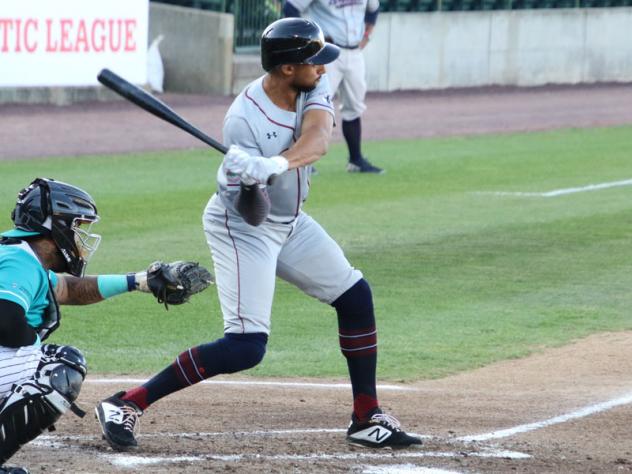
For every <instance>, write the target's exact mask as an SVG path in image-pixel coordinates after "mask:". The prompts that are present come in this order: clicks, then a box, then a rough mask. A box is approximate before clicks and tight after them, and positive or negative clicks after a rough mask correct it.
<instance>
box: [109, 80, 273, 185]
mask: <svg viewBox="0 0 632 474" xmlns="http://www.w3.org/2000/svg"><path fill="white" fill-rule="evenodd" d="M97 80H98V81H99V82H100V83H101V84H103V85H104V86H105V87H107V88H108V89H111V90H113V91H114V92H116V93H117V94H119V95H120V96H122V97H124V98H125V99H127V100H129V101H130V102H132V103H133V104H136V105H137V106H139V107H140V108H141V109H143V110H146V111H147V112H149V113H150V114H153V115H155V116H156V117H158V118H161V119H162V120H164V121H166V122H169V123H170V124H171V125H175V126H176V127H178V128H179V129H181V130H184V131H185V132H187V133H188V134H190V135H193V136H194V137H195V138H197V139H198V140H201V141H203V142H204V143H206V144H207V145H209V146H210V147H212V148H215V149H216V150H217V151H219V152H220V153H221V154H222V155H225V154H226V153H227V152H228V148H226V147H225V146H224V145H222V144H221V143H220V142H218V141H217V140H215V139H214V138H211V137H209V136H208V135H207V134H206V133H204V132H203V131H202V130H200V129H199V128H197V127H195V126H194V125H192V124H191V123H190V122H188V121H187V120H185V119H183V118H182V117H181V116H180V115H178V114H177V113H176V112H175V111H174V110H173V109H172V108H171V107H169V106H168V105H167V104H165V103H164V102H162V101H161V100H160V99H157V98H156V97H154V96H153V95H151V94H150V93H149V92H147V91H145V90H143V89H141V88H140V87H138V86H135V85H134V84H132V83H131V82H129V81H127V80H125V79H123V78H122V77H121V76H119V75H118V74H115V73H114V72H112V71H110V70H109V69H102V70H101V72H100V73H99V75H98V76H97ZM275 178H276V175H272V176H270V178H269V179H268V184H269V185H270V184H272V183H273V182H274V180H275Z"/></svg>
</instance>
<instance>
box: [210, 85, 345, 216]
mask: <svg viewBox="0 0 632 474" xmlns="http://www.w3.org/2000/svg"><path fill="white" fill-rule="evenodd" d="M263 77H264V76H262V77H260V78H259V79H256V80H255V81H253V82H252V83H250V84H249V85H248V86H247V87H246V88H245V89H244V91H243V92H242V93H241V94H239V95H238V96H237V97H236V98H235V101H234V102H233V104H232V105H231V106H230V108H229V109H228V112H227V114H226V117H225V119H224V130H223V135H224V144H225V145H226V146H230V145H238V146H239V147H240V148H242V149H243V150H245V151H246V152H248V153H249V154H251V155H255V156H266V157H270V156H275V155H280V154H281V153H283V152H284V151H285V150H287V149H288V148H290V147H291V146H292V144H293V143H294V142H295V141H296V140H297V139H298V136H299V134H300V127H301V123H302V118H303V114H304V113H305V112H307V111H308V110H312V109H320V110H325V111H327V112H330V113H331V114H332V116H333V115H334V108H333V104H332V98H331V92H330V90H329V82H328V80H327V75H326V74H325V75H323V76H322V77H321V79H320V81H319V82H318V85H317V86H316V88H315V89H314V90H313V91H311V92H309V93H301V94H300V95H299V97H298V100H297V107H296V109H297V110H296V112H290V111H288V110H282V109H280V108H279V107H277V106H276V105H274V104H273V103H272V101H271V100H270V99H269V98H268V96H267V95H266V93H265V91H264V90H263ZM310 173H311V167H304V168H297V169H293V170H290V171H288V172H286V173H283V174H282V175H281V176H278V177H277V180H276V181H275V183H274V185H273V186H268V188H267V192H268V195H269V196H270V204H271V208H270V215H269V217H268V219H269V220H271V221H274V222H290V221H292V220H294V219H295V218H296V216H297V215H298V213H299V211H300V207H301V205H302V203H303V201H305V199H307V194H308V192H309V175H310ZM217 184H218V190H219V193H220V196H221V198H222V201H223V203H224V205H225V206H226V207H227V208H228V209H230V210H231V212H235V213H236V210H235V208H234V204H233V203H234V199H235V195H236V193H237V191H239V177H238V176H233V177H226V173H224V170H223V169H222V167H221V166H220V168H219V169H218V171H217Z"/></svg>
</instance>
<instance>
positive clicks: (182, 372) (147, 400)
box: [121, 333, 268, 410]
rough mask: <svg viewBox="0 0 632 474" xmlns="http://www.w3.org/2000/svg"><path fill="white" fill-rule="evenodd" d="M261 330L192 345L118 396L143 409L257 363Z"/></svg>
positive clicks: (264, 339) (263, 346) (264, 336)
mask: <svg viewBox="0 0 632 474" xmlns="http://www.w3.org/2000/svg"><path fill="white" fill-rule="evenodd" d="M267 342H268V336H267V334H264V333H255V334H226V335H224V337H223V338H221V339H218V340H216V341H215V342H210V343H207V344H202V345H200V346H197V347H192V348H191V349H189V350H186V351H184V352H183V353H182V354H180V355H179V356H178V357H176V360H175V361H174V362H173V363H172V364H171V365H169V366H168V367H165V368H164V369H163V370H162V372H160V373H158V374H156V375H155V376H154V377H153V378H151V379H150V380H149V381H147V382H146V383H144V384H143V385H141V386H140V387H136V388H133V389H132V390H128V391H127V392H126V393H125V395H123V396H122V397H121V398H122V399H123V400H128V401H131V402H134V403H135V404H136V405H138V407H139V408H140V409H141V410H145V409H146V408H147V407H148V406H149V405H151V404H152V403H154V402H155V401H156V400H159V399H161V398H163V397H165V396H167V395H169V394H170V393H173V392H176V391H178V390H181V389H183V388H185V387H188V386H189V385H193V384H195V383H198V382H201V381H202V380H204V379H207V378H209V377H213V376H215V375H218V374H232V373H234V372H239V371H240V370H246V369H249V368H251V367H254V366H255V365H257V364H258V363H259V362H261V360H262V359H263V356H264V355H265V352H266V344H267Z"/></svg>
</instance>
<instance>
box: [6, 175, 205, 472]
mask: <svg viewBox="0 0 632 474" xmlns="http://www.w3.org/2000/svg"><path fill="white" fill-rule="evenodd" d="M11 218H12V220H13V222H14V224H15V228H14V229H12V230H9V231H7V232H4V233H2V234H0V474H6V473H11V474H25V473H28V471H27V470H26V469H25V468H21V467H8V466H4V463H5V462H6V461H7V460H9V458H11V456H13V454H15V453H16V452H17V451H18V450H19V449H20V447H21V446H22V445H24V444H26V443H28V442H29V441H31V440H32V439H34V438H36V437H37V436H39V434H40V433H42V432H43V431H44V430H47V429H48V430H51V429H53V428H54V423H55V422H56V421H57V420H58V419H59V418H60V417H61V415H63V414H64V413H66V412H67V411H68V410H71V411H73V412H74V413H75V414H77V415H79V416H83V415H85V413H84V412H83V410H81V409H80V408H79V407H78V406H77V405H76V403H75V401H76V400H77V397H78V396H79V392H80V390H81V385H82V383H83V380H84V378H85V376H86V373H87V370H88V366H87V362H86V360H85V357H84V356H83V354H82V353H81V351H80V350H79V349H77V348H75V347H72V346H58V345H55V344H43V345H42V341H44V340H46V338H47V337H48V336H49V335H50V334H51V333H52V332H53V331H55V330H56V329H57V328H58V327H59V323H60V320H61V312H60V309H59V305H63V304H73V305H83V304H92V303H97V302H99V301H103V300H104V299H106V298H110V297H112V296H115V295H118V294H121V293H125V292H128V291H135V290H139V291H142V292H148V293H152V294H153V295H154V296H155V298H156V299H157V300H158V302H159V303H161V304H164V305H165V306H168V305H178V304H182V303H185V302H186V301H188V300H189V298H190V297H191V295H194V294H196V293H199V292H201V291H203V290H204V289H205V288H207V287H208V286H209V285H210V284H211V283H212V282H213V278H212V276H211V274H210V273H209V272H208V270H206V269H205V268H204V267H202V266H200V265H199V264H197V263H194V262H183V261H177V262H173V263H163V262H154V263H152V264H151V265H150V266H149V268H147V270H146V271H141V272H136V273H128V274H126V275H96V276H84V271H85V267H86V265H87V264H88V260H89V259H90V257H91V256H92V255H93V254H94V252H95V251H96V249H97V247H98V245H99V242H100V240H101V236H100V235H98V234H94V233H92V232H91V227H92V225H93V224H95V223H96V222H98V220H99V215H98V214H97V208H96V204H95V203H94V200H93V199H92V197H91V196H90V195H89V194H88V193H86V192H85V191H84V190H82V189H80V188H77V187H75V186H72V185H70V184H66V183H62V182H59V181H55V180H52V179H43V178H38V179H36V180H34V181H33V182H32V183H31V184H30V185H29V186H27V187H26V188H24V189H23V190H22V191H20V193H19V194H18V199H17V203H16V205H15V208H14V210H13V212H12V214H11Z"/></svg>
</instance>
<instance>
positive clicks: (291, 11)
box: [283, 0, 301, 17]
mask: <svg viewBox="0 0 632 474" xmlns="http://www.w3.org/2000/svg"><path fill="white" fill-rule="evenodd" d="M283 15H285V16H286V17H300V16H301V12H299V11H298V8H296V7H295V6H294V5H292V4H291V3H290V2H288V1H287V0H286V1H285V3H284V4H283Z"/></svg>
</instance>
